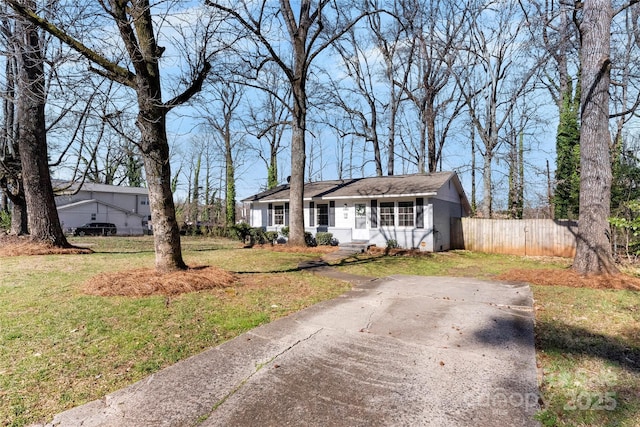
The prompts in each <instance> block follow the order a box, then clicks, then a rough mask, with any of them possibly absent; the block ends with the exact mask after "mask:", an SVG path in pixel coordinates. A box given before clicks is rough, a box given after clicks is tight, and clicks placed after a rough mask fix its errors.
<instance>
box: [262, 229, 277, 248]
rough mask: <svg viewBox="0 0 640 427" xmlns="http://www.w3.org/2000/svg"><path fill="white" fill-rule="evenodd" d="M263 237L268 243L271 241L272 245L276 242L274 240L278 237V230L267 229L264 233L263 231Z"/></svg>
mask: <svg viewBox="0 0 640 427" xmlns="http://www.w3.org/2000/svg"><path fill="white" fill-rule="evenodd" d="M264 237H265V240H266V241H267V242H269V243H271V244H272V245H273V244H274V243H275V242H276V240H277V239H278V232H277V231H267V232H266V233H264Z"/></svg>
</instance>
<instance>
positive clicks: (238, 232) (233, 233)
mask: <svg viewBox="0 0 640 427" xmlns="http://www.w3.org/2000/svg"><path fill="white" fill-rule="evenodd" d="M229 237H231V238H232V239H237V240H240V241H241V242H245V243H248V242H247V239H248V238H250V237H251V227H250V226H249V224H247V223H246V222H241V223H239V224H236V225H234V226H233V227H231V229H230V230H229Z"/></svg>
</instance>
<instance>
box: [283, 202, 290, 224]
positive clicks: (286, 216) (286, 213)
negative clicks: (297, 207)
mask: <svg viewBox="0 0 640 427" xmlns="http://www.w3.org/2000/svg"><path fill="white" fill-rule="evenodd" d="M284 225H285V227H288V226H289V203H285V204H284Z"/></svg>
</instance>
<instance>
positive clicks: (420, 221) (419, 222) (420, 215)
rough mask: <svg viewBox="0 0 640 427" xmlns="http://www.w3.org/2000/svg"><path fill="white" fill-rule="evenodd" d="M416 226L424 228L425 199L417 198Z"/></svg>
mask: <svg viewBox="0 0 640 427" xmlns="http://www.w3.org/2000/svg"><path fill="white" fill-rule="evenodd" d="M416 228H424V199H423V198H422V197H418V198H417V199H416Z"/></svg>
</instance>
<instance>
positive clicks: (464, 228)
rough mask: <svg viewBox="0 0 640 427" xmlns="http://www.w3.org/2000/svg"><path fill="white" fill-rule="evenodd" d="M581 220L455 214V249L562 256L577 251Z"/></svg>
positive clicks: (453, 234) (452, 225)
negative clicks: (460, 215)
mask: <svg viewBox="0 0 640 427" xmlns="http://www.w3.org/2000/svg"><path fill="white" fill-rule="evenodd" d="M577 232H578V223H577V222H575V221H568V220H552V219H481V218H453V219H452V223H451V246H452V248H453V249H467V250H470V251H477V252H487V253H496V254H511V255H529V256H561V257H568V258H571V257H573V256H575V253H576V234H577Z"/></svg>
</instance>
